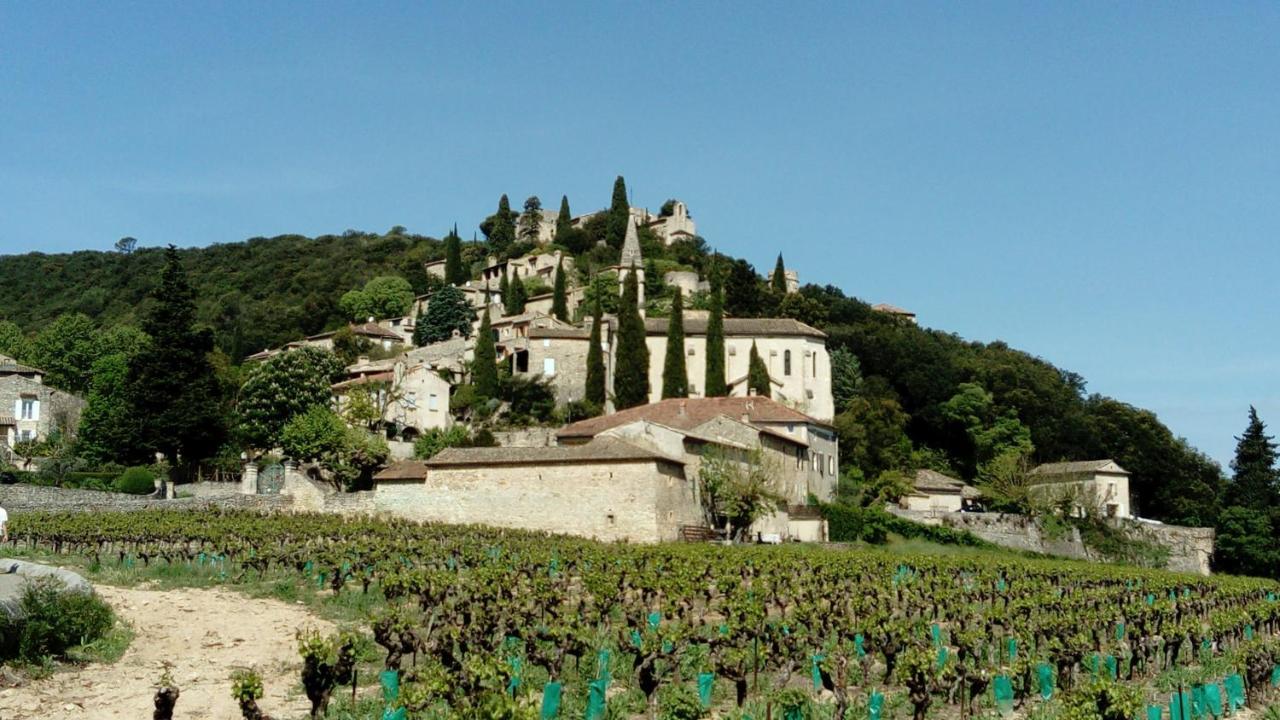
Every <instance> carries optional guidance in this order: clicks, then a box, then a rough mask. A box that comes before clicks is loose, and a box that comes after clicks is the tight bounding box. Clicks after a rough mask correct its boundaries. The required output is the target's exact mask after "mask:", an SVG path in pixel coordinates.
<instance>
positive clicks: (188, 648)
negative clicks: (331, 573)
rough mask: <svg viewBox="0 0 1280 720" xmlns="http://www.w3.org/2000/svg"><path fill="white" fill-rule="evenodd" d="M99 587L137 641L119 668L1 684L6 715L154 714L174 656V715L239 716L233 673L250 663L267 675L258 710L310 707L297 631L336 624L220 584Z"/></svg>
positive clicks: (291, 713)
mask: <svg viewBox="0 0 1280 720" xmlns="http://www.w3.org/2000/svg"><path fill="white" fill-rule="evenodd" d="M97 590H98V593H99V594H100V595H101V596H102V597H103V599H105V600H106V601H107V602H108V603H110V604H111V607H113V608H115V611H116V613H117V614H118V615H119V616H120V617H122V618H124V619H125V620H126V621H128V622H129V623H130V624H131V625H132V626H133V630H134V638H133V642H132V643H131V644H130V646H129V649H128V650H127V651H126V652H125V654H124V657H122V658H121V659H120V661H119V662H117V663H115V664H113V665H91V666H89V667H86V668H83V669H77V670H72V671H69V672H58V673H55V674H54V675H53V676H51V677H48V678H45V679H43V680H37V681H34V682H31V683H29V684H27V685H25V686H22V687H17V688H6V689H4V690H0V718H4V719H5V720H28V719H30V720H36V719H37V718H38V719H39V720H48V718H53V717H57V718H68V719H69V720H79V719H81V718H84V719H89V718H92V719H93V720H99V719H101V720H115V719H117V718H118V719H120V720H125V719H126V718H127V720H138V718H149V717H151V712H152V710H153V709H154V706H153V705H152V697H153V695H154V693H155V689H154V688H155V682H156V680H157V679H158V678H159V677H160V673H161V669H162V663H163V661H165V660H168V661H169V662H171V663H173V670H172V674H173V679H174V681H175V682H176V684H177V685H178V687H179V689H180V690H181V692H182V695H181V696H180V697H179V699H178V705H177V709H176V712H175V713H174V717H175V718H179V719H180V720H237V719H238V718H239V717H240V711H239V709H238V707H237V706H236V703H235V702H234V701H233V700H232V699H231V682H230V680H229V679H228V678H229V676H230V675H231V671H232V670H233V669H234V668H238V667H246V666H251V667H254V668H256V669H257V670H258V672H259V673H261V675H262V679H263V684H264V685H265V686H266V697H265V698H264V699H263V700H262V701H260V703H259V704H260V706H261V707H262V709H263V710H264V711H265V712H266V713H268V714H269V715H272V716H273V717H277V718H289V717H298V716H299V715H304V714H305V713H306V711H307V709H308V708H309V705H308V703H307V700H306V697H304V696H303V695H302V689H301V685H300V681H299V668H300V660H299V658H298V653H297V649H296V647H297V646H296V642H295V639H294V634H295V633H296V632H297V631H298V630H299V629H300V628H304V627H313V628H317V629H320V630H323V631H326V632H328V631H330V630H332V625H331V624H329V623H327V622H325V621H323V620H320V619H319V618H316V617H315V616H313V615H312V614H311V613H310V612H309V611H308V610H307V609H306V608H304V607H302V606H301V605H289V604H287V603H283V602H280V601H278V600H255V599H251V598H247V597H245V596H243V595H240V594H238V593H235V592H231V591H228V590H222V589H210V590H197V589H184V590H164V591H161V590H147V589H135V588H114V587H106V586H98V588H97Z"/></svg>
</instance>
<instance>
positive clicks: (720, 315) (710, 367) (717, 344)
mask: <svg viewBox="0 0 1280 720" xmlns="http://www.w3.org/2000/svg"><path fill="white" fill-rule="evenodd" d="M706 370H707V372H706V378H705V380H704V383H703V388H702V390H703V395H704V397H724V396H725V395H728V394H729V387H728V385H726V384H725V376H724V372H725V370H724V294H723V292H722V291H721V288H720V281H719V276H718V275H717V274H716V273H714V272H713V273H712V275H711V308H710V312H709V313H708V315H707V368H706Z"/></svg>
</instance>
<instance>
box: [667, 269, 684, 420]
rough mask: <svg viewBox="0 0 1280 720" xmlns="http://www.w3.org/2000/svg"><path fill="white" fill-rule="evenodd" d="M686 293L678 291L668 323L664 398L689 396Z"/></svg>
mask: <svg viewBox="0 0 1280 720" xmlns="http://www.w3.org/2000/svg"><path fill="white" fill-rule="evenodd" d="M683 298H684V293H682V292H680V290H679V289H676V294H675V297H673V298H672V299H671V319H670V320H668V321H667V354H666V357H665V358H663V362H662V398H663V399H664V400H665V399H667V398H682V397H688V396H689V372H688V369H687V368H686V367H685V362H684V299H683Z"/></svg>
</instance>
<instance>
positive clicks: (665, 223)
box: [553, 200, 698, 245]
mask: <svg viewBox="0 0 1280 720" xmlns="http://www.w3.org/2000/svg"><path fill="white" fill-rule="evenodd" d="M604 212H609V211H608V209H604V210H598V211H596V212H592V213H587V214H585V215H579V216H578V217H575V218H573V220H572V223H573V226H574V227H582V225H583V223H585V222H586V221H587V220H590V219H591V218H592V217H595V216H596V215H598V214H600V213H604ZM631 222H632V223H634V224H636V225H639V226H640V227H647V228H648V229H649V230H650V231H652V232H653V234H654V236H655V237H657V238H658V239H659V240H661V241H662V242H663V244H665V245H670V244H671V243H673V242H677V241H680V240H692V239H693V238H695V237H697V235H698V226H697V225H696V224H695V223H694V222H693V216H692V215H690V214H689V206H688V205H686V204H685V203H684V202H683V201H681V200H673V201H672V203H671V213H670V214H669V215H663V214H662V213H661V212H660V211H659V212H658V213H651V212H649V210H648V209H646V208H637V207H633V208H631ZM553 227H554V219H553Z"/></svg>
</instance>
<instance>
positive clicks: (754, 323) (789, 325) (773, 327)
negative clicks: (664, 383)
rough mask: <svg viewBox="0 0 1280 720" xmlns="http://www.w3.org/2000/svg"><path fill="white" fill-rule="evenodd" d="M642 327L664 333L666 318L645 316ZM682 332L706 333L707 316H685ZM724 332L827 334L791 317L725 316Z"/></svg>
mask: <svg viewBox="0 0 1280 720" xmlns="http://www.w3.org/2000/svg"><path fill="white" fill-rule="evenodd" d="M644 329H645V332H646V333H648V334H649V335H666V334H667V318H646V319H645V321H644ZM684 334H685V335H706V334H707V318H691V317H688V316H686V317H685V319H684ZM724 334H725V337H734V336H741V335H754V336H770V335H773V336H778V335H783V336H786V335H800V336H806V337H817V338H825V337H826V336H827V334H826V333H824V332H822V331H821V330H819V329H817V328H815V327H812V326H810V325H806V324H804V323H802V322H800V321H799V320H793V319H791V318H725V319H724Z"/></svg>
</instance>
